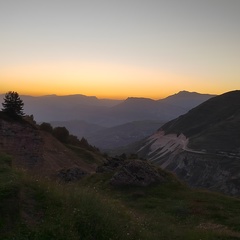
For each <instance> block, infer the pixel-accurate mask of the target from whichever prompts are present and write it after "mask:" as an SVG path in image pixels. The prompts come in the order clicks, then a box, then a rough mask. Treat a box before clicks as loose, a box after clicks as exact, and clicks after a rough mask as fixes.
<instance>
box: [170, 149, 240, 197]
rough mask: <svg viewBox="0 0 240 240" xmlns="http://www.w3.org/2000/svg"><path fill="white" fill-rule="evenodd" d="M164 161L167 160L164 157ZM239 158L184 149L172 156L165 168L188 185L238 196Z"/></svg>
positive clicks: (239, 181) (239, 186) (239, 178)
mask: <svg viewBox="0 0 240 240" xmlns="http://www.w3.org/2000/svg"><path fill="white" fill-rule="evenodd" d="M166 161H168V160H167V159H166ZM239 161H240V158H239V157H236V156H235V157H234V156H231V157H230V156H223V155H215V154H199V153H193V152H187V151H184V152H182V153H180V154H178V155H175V156H172V159H171V162H169V164H168V165H167V166H166V169H167V170H169V171H172V172H174V173H176V174H177V176H178V177H179V178H181V179H183V180H184V181H186V182H187V183H188V184H189V185H190V186H192V187H197V188H207V189H209V190H213V191H218V192H223V193H226V194H229V195H233V196H240V164H239Z"/></svg>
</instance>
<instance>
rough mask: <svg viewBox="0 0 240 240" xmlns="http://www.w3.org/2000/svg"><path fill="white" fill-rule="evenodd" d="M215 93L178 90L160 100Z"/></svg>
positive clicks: (205, 95) (207, 95) (204, 95)
mask: <svg viewBox="0 0 240 240" xmlns="http://www.w3.org/2000/svg"><path fill="white" fill-rule="evenodd" d="M213 96H216V95H211V94H203V93H198V92H189V91H186V90H183V91H180V92H178V93H175V94H173V95H170V96H168V97H166V98H164V99H162V100H166V99H171V98H174V99H175V98H189V97H190V98H191V97H213Z"/></svg>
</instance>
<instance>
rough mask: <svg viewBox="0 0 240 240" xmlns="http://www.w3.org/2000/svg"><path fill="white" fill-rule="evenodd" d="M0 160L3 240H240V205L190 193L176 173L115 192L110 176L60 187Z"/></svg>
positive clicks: (0, 234) (0, 235)
mask: <svg viewBox="0 0 240 240" xmlns="http://www.w3.org/2000/svg"><path fill="white" fill-rule="evenodd" d="M10 163H11V162H10V158H9V157H7V156H5V155H0V213H1V214H0V224H1V225H0V229H1V231H0V239H1V240H2V239H4V240H15V239H18V240H26V239H29V240H48V239H49V240H50V239H54V240H55V239H56V240H65V239H70V240H75V239H76V240H77V239H86V240H93V239H97V240H108V239H112V240H115V239H116V240H117V239H119V240H122V239H126V240H128V239H129V240H135V239H142V240H153V239H164V240H165V239H169V240H170V239H171V240H172V239H184V240H185V239H186V240H195V239H202V240H205V239H206V240H213V239H229V240H230V239H239V238H240V217H239V216H240V201H239V200H238V199H235V198H231V197H227V196H223V195H221V194H216V193H210V192H207V191H195V190H191V189H189V188H188V187H187V186H185V185H183V184H182V183H181V182H179V181H178V180H176V178H175V177H174V176H172V175H171V174H168V173H166V178H167V180H168V181H166V182H165V183H162V184H160V185H153V186H151V187H118V188H116V187H113V186H111V185H109V183H108V182H109V179H110V178H111V173H108V174H95V175H91V176H89V177H87V178H85V179H83V180H82V181H80V182H77V183H72V184H63V185H61V184H58V183H56V182H53V181H49V180H46V179H39V178H37V177H36V176H31V175H30V174H29V173H28V172H24V171H19V170H18V171H17V170H13V169H12V168H11V164H10Z"/></svg>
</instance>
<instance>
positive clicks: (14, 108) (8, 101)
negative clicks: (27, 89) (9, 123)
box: [2, 91, 24, 117]
mask: <svg viewBox="0 0 240 240" xmlns="http://www.w3.org/2000/svg"><path fill="white" fill-rule="evenodd" d="M3 100H4V102H3V103H2V106H3V108H2V111H3V112H5V113H6V114H8V115H10V116H13V117H16V116H23V115H24V113H23V106H24V103H23V101H22V100H21V98H20V97H19V95H18V93H17V92H12V91H9V92H7V93H6V94H5V97H4V99H3Z"/></svg>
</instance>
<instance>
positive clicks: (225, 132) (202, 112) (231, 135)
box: [162, 90, 240, 152]
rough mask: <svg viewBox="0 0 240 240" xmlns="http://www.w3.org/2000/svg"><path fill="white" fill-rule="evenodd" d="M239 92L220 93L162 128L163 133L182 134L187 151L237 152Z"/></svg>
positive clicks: (239, 114)
mask: <svg viewBox="0 0 240 240" xmlns="http://www.w3.org/2000/svg"><path fill="white" fill-rule="evenodd" d="M239 122H240V91H239V90H236V91H232V92H227V93H224V94H222V95H220V96H217V97H214V98H211V99H209V100H208V101H206V102H204V103H202V104H201V105H199V106H197V107H196V108H194V109H192V110H190V111H189V112H188V113H187V114H184V115H182V116H180V117H178V118H176V119H174V120H172V121H170V122H168V123H166V124H165V125H163V126H162V129H163V130H164V131H165V132H166V133H177V134H179V133H183V134H184V135H185V136H187V137H189V138H190V142H189V147H191V148H194V149H198V150H201V149H206V150H208V151H212V152H215V151H219V150H221V151H233V152H235V151H237V149H238V148H239V147H240V145H239V137H240V134H239V133H240V124H239Z"/></svg>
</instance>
